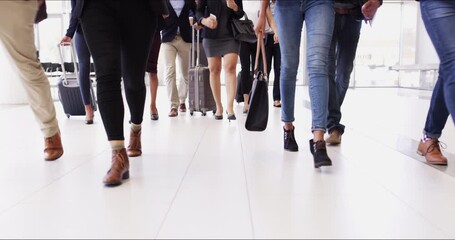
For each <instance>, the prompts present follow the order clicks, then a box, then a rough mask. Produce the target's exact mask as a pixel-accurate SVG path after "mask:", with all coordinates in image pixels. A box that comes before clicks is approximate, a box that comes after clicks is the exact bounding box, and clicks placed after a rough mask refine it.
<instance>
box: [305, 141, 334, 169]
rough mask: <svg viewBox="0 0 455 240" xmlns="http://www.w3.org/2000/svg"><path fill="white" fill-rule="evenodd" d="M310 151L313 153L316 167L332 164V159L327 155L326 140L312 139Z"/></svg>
mask: <svg viewBox="0 0 455 240" xmlns="http://www.w3.org/2000/svg"><path fill="white" fill-rule="evenodd" d="M310 152H311V154H313V159H314V167H315V168H319V167H322V166H332V160H330V158H329V156H328V155H327V148H326V146H325V141H317V142H314V141H313V139H311V140H310Z"/></svg>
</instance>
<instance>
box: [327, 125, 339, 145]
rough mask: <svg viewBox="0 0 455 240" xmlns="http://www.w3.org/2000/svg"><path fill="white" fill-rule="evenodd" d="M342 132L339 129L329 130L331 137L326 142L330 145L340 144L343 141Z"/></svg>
mask: <svg viewBox="0 0 455 240" xmlns="http://www.w3.org/2000/svg"><path fill="white" fill-rule="evenodd" d="M341 135H342V134H341V132H340V130H338V129H336V128H335V129H333V130H332V131H331V132H329V137H327V138H326V139H325V142H326V143H327V144H330V145H338V144H340V143H341Z"/></svg>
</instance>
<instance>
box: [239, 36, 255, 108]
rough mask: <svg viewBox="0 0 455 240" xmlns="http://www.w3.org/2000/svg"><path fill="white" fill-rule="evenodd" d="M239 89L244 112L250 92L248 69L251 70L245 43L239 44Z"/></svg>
mask: <svg viewBox="0 0 455 240" xmlns="http://www.w3.org/2000/svg"><path fill="white" fill-rule="evenodd" d="M239 57H240V66H241V68H242V69H241V72H240V83H238V84H240V89H241V92H242V94H243V99H244V102H243V109H244V111H246V110H248V108H249V107H248V99H249V94H250V91H249V90H251V85H252V83H251V78H250V71H251V70H250V68H251V58H250V47H249V44H248V43H247V42H240V51H239Z"/></svg>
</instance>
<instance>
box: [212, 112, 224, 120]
mask: <svg viewBox="0 0 455 240" xmlns="http://www.w3.org/2000/svg"><path fill="white" fill-rule="evenodd" d="M213 116H214V117H215V120H223V114H221V115H216V114H215V113H214V114H213Z"/></svg>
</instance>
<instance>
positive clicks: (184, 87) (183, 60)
mask: <svg viewBox="0 0 455 240" xmlns="http://www.w3.org/2000/svg"><path fill="white" fill-rule="evenodd" d="M176 47H177V55H178V58H179V60H180V69H181V71H182V78H181V79H180V81H179V85H178V95H179V102H180V105H179V111H180V112H186V104H185V102H186V99H187V97H188V77H189V76H188V73H189V70H190V61H189V60H190V51H191V43H187V42H185V41H183V39H181V38H180V40H179V42H178V43H177V44H176Z"/></svg>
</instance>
